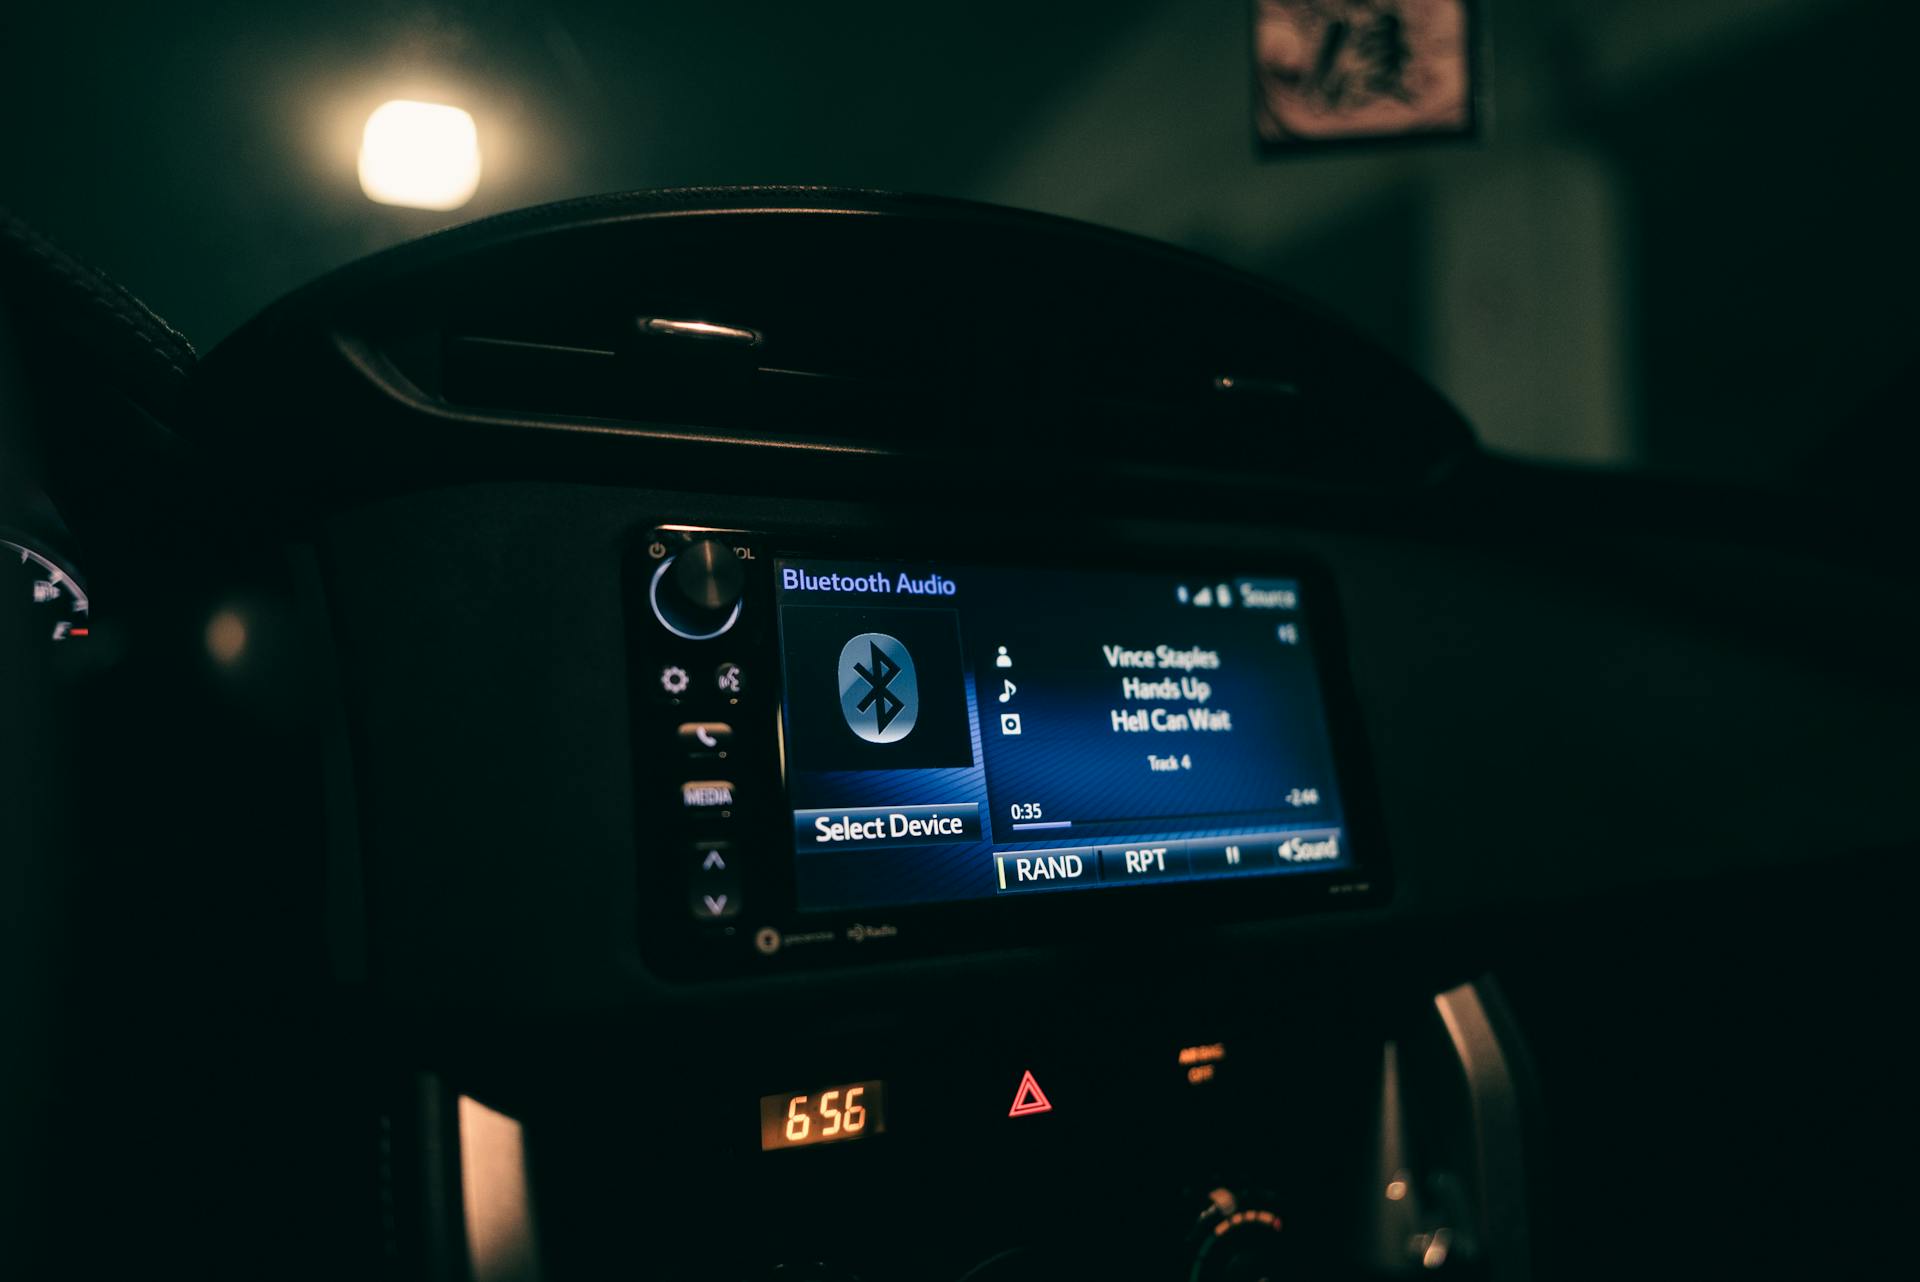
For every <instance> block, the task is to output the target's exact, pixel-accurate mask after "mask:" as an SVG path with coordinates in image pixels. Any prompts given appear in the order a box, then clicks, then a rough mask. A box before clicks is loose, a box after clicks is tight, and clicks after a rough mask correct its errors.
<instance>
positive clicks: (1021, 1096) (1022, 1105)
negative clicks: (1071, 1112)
mask: <svg viewBox="0 0 1920 1282" xmlns="http://www.w3.org/2000/svg"><path fill="white" fill-rule="evenodd" d="M1051 1112H1053V1104H1052V1102H1051V1101H1050V1100H1048V1099H1047V1093H1046V1092H1045V1091H1043V1090H1041V1089H1040V1083H1038V1082H1036V1081H1034V1080H1033V1071H1032V1070H1031V1069H1029V1070H1028V1071H1027V1072H1025V1073H1023V1074H1021V1076H1020V1089H1019V1090H1017V1091H1015V1092H1014V1095H1013V1107H1012V1108H1010V1109H1008V1110H1007V1116H1008V1117H1025V1116H1026V1115H1027V1114H1029V1113H1051Z"/></svg>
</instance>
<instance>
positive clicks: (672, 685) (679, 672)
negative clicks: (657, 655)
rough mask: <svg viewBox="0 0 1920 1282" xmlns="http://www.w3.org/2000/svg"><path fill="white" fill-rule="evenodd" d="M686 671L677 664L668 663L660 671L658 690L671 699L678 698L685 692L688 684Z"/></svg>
mask: <svg viewBox="0 0 1920 1282" xmlns="http://www.w3.org/2000/svg"><path fill="white" fill-rule="evenodd" d="M690 680H691V679H690V678H689V677H688V676H687V670H686V669H685V668H683V667H681V666H680V665H678V664H674V663H670V664H668V665H667V666H666V667H664V668H662V669H660V689H661V690H663V691H665V692H666V693H667V694H668V695H670V696H671V697H673V698H676V699H677V698H679V697H680V696H681V695H683V694H685V693H686V692H687V685H688V684H689V682H690Z"/></svg>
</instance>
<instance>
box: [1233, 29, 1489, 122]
mask: <svg viewBox="0 0 1920 1282" xmlns="http://www.w3.org/2000/svg"><path fill="white" fill-rule="evenodd" d="M1474 35H1475V33H1474V14H1473V0H1254V3H1253V74H1254V123H1255V127H1256V130H1257V132H1258V134H1259V139H1260V145H1261V147H1262V149H1263V150H1265V151H1268V152H1286V151H1295V150H1299V149H1301V148H1312V147H1322V146H1326V145H1328V144H1334V143H1349V142H1362V141H1381V140H1387V139H1400V138H1416V137H1432V138H1448V137H1456V138H1457V137H1462V136H1466V135H1470V134H1472V133H1473V132H1474V130H1475V128H1476V126H1477V124H1478V121H1477V115H1478V113H1477V111H1476V107H1475V85H1474V77H1475V72H1476V70H1477V65H1476V64H1477V63H1478V61H1479V59H1478V58H1477V57H1476V56H1475V52H1474Z"/></svg>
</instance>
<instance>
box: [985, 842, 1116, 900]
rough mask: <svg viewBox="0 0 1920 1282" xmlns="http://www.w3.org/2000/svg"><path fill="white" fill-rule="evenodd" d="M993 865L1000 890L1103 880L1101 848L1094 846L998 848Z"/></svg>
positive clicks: (1052, 887)
mask: <svg viewBox="0 0 1920 1282" xmlns="http://www.w3.org/2000/svg"><path fill="white" fill-rule="evenodd" d="M993 865H994V877H995V880H996V884H997V885H998V886H999V889H1000V893H1001V894H1015V893H1018V892H1021V891H1033V890H1063V889H1066V888H1067V887H1070V886H1092V885H1097V884H1098V883H1099V880H1100V852H1099V851H1098V850H1096V849H1095V848H1093V847H1092V846H1087V847H1083V848H1081V849H1079V850H1009V851H1004V852H1003V851H996V852H994V856H993Z"/></svg>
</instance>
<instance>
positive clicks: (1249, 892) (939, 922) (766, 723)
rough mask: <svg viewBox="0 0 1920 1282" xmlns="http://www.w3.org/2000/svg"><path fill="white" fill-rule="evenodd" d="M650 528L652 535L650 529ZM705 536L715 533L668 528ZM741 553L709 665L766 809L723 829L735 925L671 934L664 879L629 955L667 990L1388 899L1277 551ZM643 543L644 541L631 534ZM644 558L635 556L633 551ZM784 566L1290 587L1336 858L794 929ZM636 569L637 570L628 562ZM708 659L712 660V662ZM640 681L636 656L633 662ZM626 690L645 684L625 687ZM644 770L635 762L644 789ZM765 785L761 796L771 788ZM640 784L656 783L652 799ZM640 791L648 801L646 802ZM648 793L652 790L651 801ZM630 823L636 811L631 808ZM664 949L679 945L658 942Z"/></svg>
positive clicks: (1087, 940)
mask: <svg viewBox="0 0 1920 1282" xmlns="http://www.w3.org/2000/svg"><path fill="white" fill-rule="evenodd" d="M659 528H668V527H659ZM672 528H678V529H681V530H705V531H709V532H712V531H716V530H720V529H722V528H723V527H719V526H715V525H708V524H704V523H703V524H702V525H700V526H684V527H672ZM727 532H728V533H730V534H733V535H735V536H736V537H737V538H738V539H739V540H740V541H741V542H743V543H745V544H750V545H751V547H752V550H753V560H752V562H751V563H750V565H751V569H750V572H749V574H748V579H747V587H746V596H745V601H744V609H743V612H742V616H741V618H742V627H741V628H740V629H738V630H737V631H736V633H735V634H734V635H732V636H730V637H729V638H728V640H727V642H726V643H725V644H724V646H722V647H721V648H724V649H725V650H726V651H727V656H728V657H734V656H739V657H744V658H746V659H748V660H749V661H750V662H751V663H752V665H753V667H754V669H755V676H756V678H757V682H756V686H755V689H756V692H757V693H756V694H755V696H754V698H753V699H752V701H751V708H749V707H746V706H743V707H742V708H741V709H740V712H739V721H740V726H739V729H740V731H741V735H740V738H741V739H742V740H743V744H742V747H743V748H744V749H746V751H745V752H744V753H742V754H740V755H742V756H753V755H762V754H761V750H759V749H757V748H756V747H755V745H757V744H760V743H762V742H764V744H765V749H764V754H763V755H764V760H763V761H762V762H761V764H760V766H759V767H757V768H756V767H754V766H751V765H749V764H748V763H747V762H746V761H743V762H742V764H741V768H742V770H743V771H748V772H752V773H754V777H756V778H763V779H765V780H766V785H767V786H768V787H769V788H773V789H775V795H773V796H770V797H767V796H764V794H763V801H762V803H761V804H758V805H755V806H753V807H752V808H751V810H750V811H748V812H746V813H742V814H741V815H740V816H739V820H738V823H737V826H736V828H735V829H734V832H735V834H736V840H737V842H738V847H739V848H740V849H742V850H744V851H747V852H748V857H749V860H750V862H748V863H747V865H746V867H747V875H748V882H747V889H748V894H747V901H748V903H749V905H750V907H749V908H748V909H747V910H746V911H745V912H744V913H743V914H741V916H740V917H739V918H738V919H736V920H735V921H733V922H731V923H729V924H728V925H727V927H726V928H725V929H722V930H715V929H713V928H706V929H695V930H689V929H688V925H687V922H686V918H685V916H684V911H683V909H682V907H681V905H682V904H683V903H684V902H685V890H684V884H683V883H682V882H681V881H679V880H678V879H677V878H676V877H675V876H674V875H673V873H672V872H671V871H670V866H669V865H667V864H665V863H664V862H663V863H662V864H660V865H658V872H657V874H656V879H655V880H654V885H655V887H656V889H655V892H654V896H652V897H650V906H649V910H648V911H647V912H646V913H645V914H643V916H644V917H645V918H646V920H647V921H648V922H649V923H650V924H649V925H647V926H646V927H644V928H643V945H644V947H643V952H644V953H645V954H646V956H647V957H648V959H649V962H650V964H651V965H653V967H654V968H655V969H656V970H660V971H662V972H663V973H672V974H680V975H684V976H689V977H691V976H695V975H715V974H721V973H732V972H745V973H759V972H764V971H768V970H786V969H791V968H813V967H818V966H823V965H824V966H835V965H860V964H865V963H870V962H875V961H882V960H885V959H894V960H898V959H901V958H904V957H910V956H928V955H943V954H955V953H967V952H981V951H991V950H1001V949H1008V948H1019V947H1033V946H1051V945H1056V944H1058V945H1071V944H1076V943H1084V944H1099V945H1102V946H1116V947H1124V946H1125V945H1126V943H1127V941H1128V940H1129V939H1132V938H1146V937H1149V936H1151V937H1153V938H1156V939H1159V940H1162V941H1164V940H1165V938H1166V937H1168V936H1169V935H1175V934H1184V933H1192V932H1203V931H1205V930H1206V929H1208V928H1209V927H1211V926H1214V925H1216V924H1224V923H1230V922H1255V921H1262V920H1279V919H1284V918H1293V917H1304V916H1308V915H1318V914H1322V913H1332V912H1341V911H1350V910H1353V909H1361V908H1366V907H1369V906H1377V905H1379V904H1381V903H1383V902H1384V901H1385V900H1386V899H1387V898H1389V897H1390V895H1391V893H1392V878H1391V862H1390V857H1389V854H1388V851H1387V848H1386V844H1385V839H1384V833H1383V831H1382V824H1381V822H1380V815H1379V806H1378V802H1377V794H1376V791H1375V785H1374V777H1373V773H1372V765H1371V760H1370V757H1369V754H1368V751H1367V743H1366V735H1365V732H1364V728H1363V725H1362V722H1361V717H1360V711H1359V707H1358V705H1357V702H1356V700H1355V696H1354V689H1353V681H1352V677H1351V674H1350V671H1349V667H1348V644H1347V634H1346V629H1345V623H1344V617H1343V611H1342V607H1341V602H1340V600H1339V596H1338V590H1337V585H1336V583H1335V581H1334V579H1333V578H1332V576H1331V575H1329V574H1328V573H1327V572H1326V570H1325V569H1324V568H1323V567H1322V566H1321V564H1320V563H1319V562H1318V561H1317V560H1315V559H1314V558H1312V557H1310V556H1308V555H1305V554H1300V553H1296V552H1292V551H1275V550H1271V549H1265V548H1261V547H1238V548H1236V547H1231V546H1223V545H1221V544H1219V543H1217V542H1211V541H1200V540H1195V539H1193V538H1192V537H1191V536H1190V535H1189V536H1187V537H1167V538H1161V539H1155V540H1153V541H1151V542H1146V541H1133V540H1120V539H1103V538H1099V537H1095V536H1093V535H1091V534H1088V533H1087V532H1082V535H1081V536H1080V537H1058V538H1052V539H1048V540H1034V539H1031V538H1025V537H1019V535H1018V532H1016V531H1015V529H1014V528H1013V527H1011V526H1008V527H1003V532H1001V533H999V534H997V535H996V534H993V533H988V534H976V535H975V536H974V537H971V538H966V539H964V540H955V539H941V538H932V537H903V535H902V534H901V533H900V531H899V527H891V528H889V527H883V526H872V525H868V526H854V525H848V526H843V527H840V528H837V529H833V530H831V531H828V530H816V531H814V532H812V533H801V534H795V533H793V532H791V531H788V532H774V531H769V530H767V529H766V527H764V526H762V527H761V529H760V530H758V531H754V532H751V533H748V532H745V531H742V530H741V529H740V528H739V527H732V528H731V529H729V530H728V531H727ZM646 537H648V538H651V537H652V535H651V534H649V535H647V536H646ZM644 546H645V545H644V544H642V547H643V548H644ZM786 560H820V561H845V562H880V561H885V562H887V563H889V564H906V565H912V566H916V567H931V568H934V569H938V568H939V567H941V566H943V565H944V566H953V567H962V566H966V567H996V566H1006V567H1008V568H1012V569H1046V570H1056V571H1065V572H1073V571H1076V570H1083V571H1120V572H1126V571H1138V572H1140V573H1142V574H1148V575H1160V574H1167V575H1180V574H1192V573H1202V574H1208V573H1211V572H1212V570H1213V569H1215V568H1217V569H1225V570H1229V571H1230V572H1231V573H1232V574H1234V575H1241V576H1247V577H1261V578H1280V579H1294V580H1296V581H1298V583H1299V587H1300V593H1301V603H1300V609H1299V610H1298V611H1297V613H1296V616H1295V617H1297V618H1298V619H1300V620H1301V621H1302V623H1303V624H1304V626H1305V627H1306V629H1307V630H1308V633H1309V636H1310V638H1311V645H1310V650H1311V653H1312V659H1313V665H1314V672H1315V674H1316V676H1317V679H1318V683H1319V690H1320V695H1321V700H1322V706H1323V709H1324V711H1325V716H1326V731H1327V741H1328V745H1329V749H1330V752H1331V758H1332V763H1333V771H1334V775H1335V779H1336V782H1337V787H1338V789H1339V793H1340V798H1341V807H1342V816H1341V818H1342V824H1343V828H1344V831H1345V835H1346V838H1347V841H1348V844H1349V849H1350V852H1351V858H1350V859H1349V860H1348V861H1346V862H1345V863H1344V864H1343V865H1342V866H1340V867H1337V868H1332V869H1327V870H1324V871H1322V870H1316V869H1302V870H1299V871H1292V872H1287V873H1283V874H1278V875H1269V876H1252V877H1226V878H1218V879H1212V880H1191V881H1169V882H1165V883H1161V884H1156V885H1142V886H1126V887H1114V888H1092V889H1087V890H1077V891H1067V892H1061V893H1047V894H1026V895H1002V896H995V897H992V898H980V899H964V900H951V901H941V902H933V903H920V904H912V905H906V906H901V907H893V908H882V907H873V908H861V909H855V910H846V909H823V910H815V911H803V910H801V908H800V907H799V905H798V902H797V896H796V876H795V870H796V863H795V860H796V855H795V850H794V842H793V818H792V816H793V799H792V796H791V794H790V790H789V788H788V784H787V779H786V774H785V770H786V763H785V753H784V749H783V747H782V740H783V736H784V734H785V731H786V727H785V724H784V718H785V711H784V709H785V704H786V698H785V690H784V689H783V688H782V682H783V679H784V678H783V672H784V656H783V655H782V653H781V651H780V638H779V628H778V626H777V610H778V608H779V606H778V602H777V600H776V594H775V571H774V567H775V565H776V564H777V563H779V562H782V561H786ZM635 564H636V567H637V569H642V570H644V569H646V568H647V562H646V561H645V560H644V559H642V558H635ZM714 653H715V654H716V655H717V654H718V650H715V651H714ZM635 657H636V662H638V663H640V664H641V665H642V666H643V667H644V666H645V664H646V663H648V662H650V661H651V659H652V657H653V652H651V651H638V650H637V651H636V652H635ZM636 675H637V676H641V677H643V678H644V676H645V674H644V673H640V672H637V673H636ZM662 760H663V759H662V758H659V757H656V756H652V755H650V754H646V753H642V754H640V755H639V756H637V758H636V766H637V768H638V770H639V771H640V774H641V776H642V777H643V778H644V777H645V776H646V774H647V771H648V770H649V768H650V763H652V762H660V761H662ZM776 780H777V783H776ZM656 782H657V781H656ZM649 786H650V787H651V786H652V785H651V784H649ZM659 791H660V790H659V789H658V788H654V792H655V793H657V792H659ZM642 804H643V810H644V807H645V805H646V804H647V803H645V802H643V803H642ZM673 941H679V942H673Z"/></svg>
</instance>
